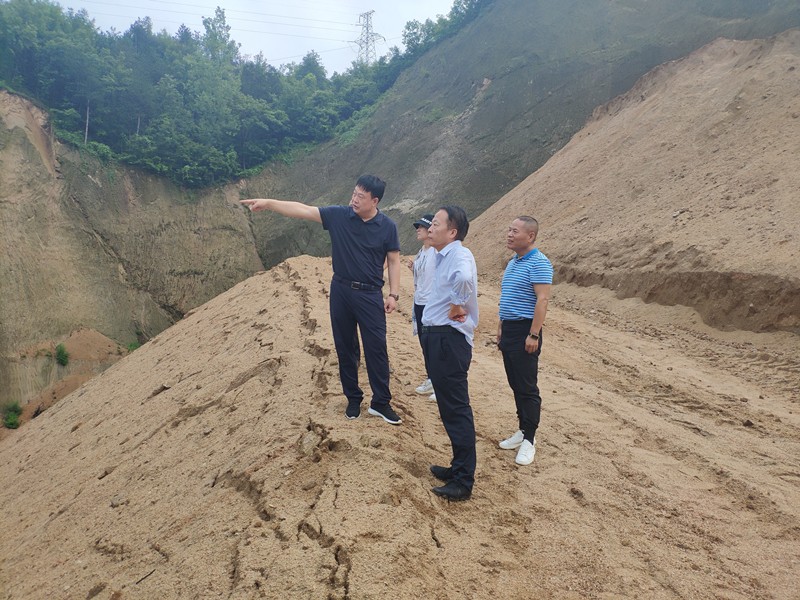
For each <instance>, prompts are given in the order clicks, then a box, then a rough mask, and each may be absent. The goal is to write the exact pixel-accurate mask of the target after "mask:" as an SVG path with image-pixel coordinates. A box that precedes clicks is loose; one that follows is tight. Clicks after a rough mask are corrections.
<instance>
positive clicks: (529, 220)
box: [514, 215, 539, 233]
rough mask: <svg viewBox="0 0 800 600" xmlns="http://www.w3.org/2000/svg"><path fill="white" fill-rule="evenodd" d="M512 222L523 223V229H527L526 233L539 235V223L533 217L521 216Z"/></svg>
mask: <svg viewBox="0 0 800 600" xmlns="http://www.w3.org/2000/svg"><path fill="white" fill-rule="evenodd" d="M514 220H515V221H522V222H523V223H525V227H527V228H528V231H533V232H534V233H539V221H537V220H536V219H534V218H533V217H529V216H527V215H522V216H521V217H517V218H516V219H514Z"/></svg>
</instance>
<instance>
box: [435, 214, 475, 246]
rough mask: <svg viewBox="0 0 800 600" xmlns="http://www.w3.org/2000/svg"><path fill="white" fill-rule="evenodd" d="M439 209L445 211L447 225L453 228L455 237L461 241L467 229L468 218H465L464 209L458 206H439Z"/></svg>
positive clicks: (465, 235)
mask: <svg viewBox="0 0 800 600" xmlns="http://www.w3.org/2000/svg"><path fill="white" fill-rule="evenodd" d="M439 210H443V211H445V212H446V213H447V226H448V227H449V228H450V229H455V230H456V231H457V233H456V239H457V240H458V241H459V242H463V241H464V238H465V237H467V232H468V231H469V219H467V213H466V211H464V209H463V208H461V207H460V206H440V207H439Z"/></svg>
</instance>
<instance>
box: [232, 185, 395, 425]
mask: <svg viewBox="0 0 800 600" xmlns="http://www.w3.org/2000/svg"><path fill="white" fill-rule="evenodd" d="M385 188H386V184H385V183H384V182H383V181H382V180H381V179H379V178H378V177H376V176H374V175H362V176H361V177H359V179H358V181H357V182H356V187H355V189H354V190H353V195H352V197H351V199H350V204H349V206H323V207H316V206H310V205H308V204H303V203H302V202H292V201H287V200H273V199H265V198H257V199H251V200H242V201H241V203H242V204H244V205H245V206H248V207H249V208H250V210H251V211H259V210H271V211H273V212H276V213H278V214H280V215H284V216H286V217H292V218H295V219H306V220H308V221H315V222H317V223H321V224H322V226H323V228H325V229H327V230H328V232H329V233H330V236H331V253H332V256H333V280H332V281H331V292H330V310H331V328H332V329H333V342H334V345H335V346H336V354H337V355H338V358H339V378H340V379H341V382H342V390H343V392H344V395H345V396H346V397H347V409H346V410H345V416H346V417H347V418H348V419H356V418H358V416H359V415H360V414H361V401H362V399H363V397H364V392H363V391H362V390H361V388H360V387H359V385H358V361H359V347H358V338H357V337H356V328H358V330H359V331H360V332H361V341H362V343H363V345H364V358H365V359H366V363H367V375H368V377H369V384H370V387H371V388H372V401H371V402H370V408H369V411H368V412H369V414H371V415H374V416H378V417H382V418H383V420H384V421H386V422H387V423H391V424H392V425H399V424H400V423H401V422H402V421H401V419H400V417H398V416H397V413H395V412H394V410H393V409H392V407H391V406H390V404H389V403H390V401H391V399H392V394H391V392H390V391H389V357H388V353H387V351H386V313H390V312H392V311H394V310H395V308H396V307H397V301H398V299H399V296H398V292H399V290H400V240H399V237H398V235H397V225H395V223H394V221H392V220H391V219H390V218H389V217H387V216H386V215H384V214H383V213H382V212H380V211H379V210H378V202H380V200H381V198H382V197H383V192H384V190H385ZM384 262H386V264H387V265H388V273H389V295H388V296H387V297H386V299H385V300H384V298H383V293H382V291H381V288H382V287H383V283H384V282H383V265H384Z"/></svg>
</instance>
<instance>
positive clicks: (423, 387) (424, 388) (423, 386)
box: [414, 379, 433, 396]
mask: <svg viewBox="0 0 800 600" xmlns="http://www.w3.org/2000/svg"><path fill="white" fill-rule="evenodd" d="M414 391H415V392H417V393H418V394H420V395H422V396H425V395H427V394H430V393H431V392H432V391H433V384H432V383H431V380H430V379H426V380H425V381H423V382H422V383H420V384H419V385H418V386H417V387H416V389H414Z"/></svg>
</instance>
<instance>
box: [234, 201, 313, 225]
mask: <svg viewBox="0 0 800 600" xmlns="http://www.w3.org/2000/svg"><path fill="white" fill-rule="evenodd" d="M239 202H240V203H241V204H244V205H245V206H247V207H248V208H249V209H250V210H251V211H253V212H257V211H259V210H271V211H272V212H275V213H278V214H279V215H283V216H284V217H290V218H292V219H305V220H306V221H315V222H317V223H322V217H321V216H320V214H319V208H317V207H316V206H310V205H308V204H303V203H302V202H293V201H291V200H274V199H272V198H252V199H250V200H240V201H239Z"/></svg>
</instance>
